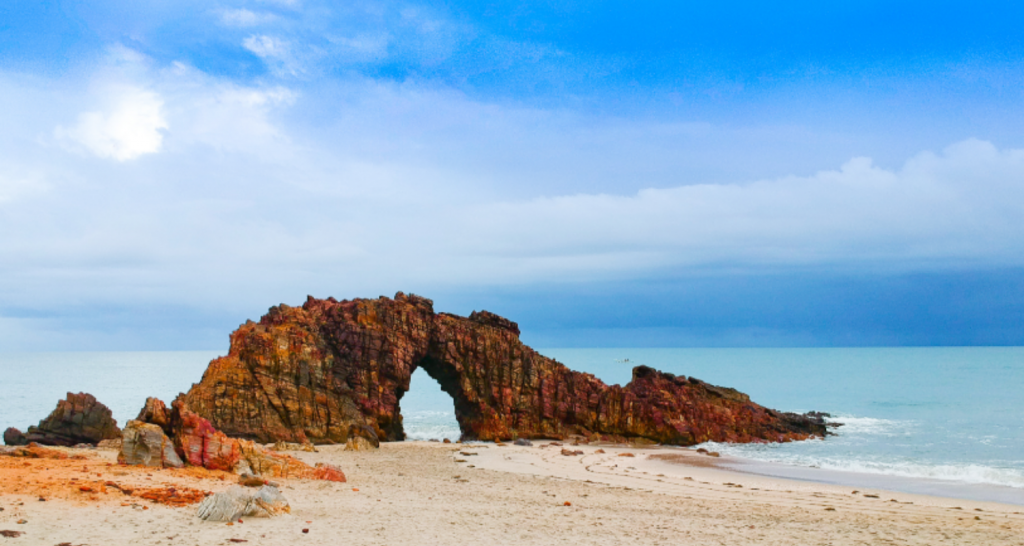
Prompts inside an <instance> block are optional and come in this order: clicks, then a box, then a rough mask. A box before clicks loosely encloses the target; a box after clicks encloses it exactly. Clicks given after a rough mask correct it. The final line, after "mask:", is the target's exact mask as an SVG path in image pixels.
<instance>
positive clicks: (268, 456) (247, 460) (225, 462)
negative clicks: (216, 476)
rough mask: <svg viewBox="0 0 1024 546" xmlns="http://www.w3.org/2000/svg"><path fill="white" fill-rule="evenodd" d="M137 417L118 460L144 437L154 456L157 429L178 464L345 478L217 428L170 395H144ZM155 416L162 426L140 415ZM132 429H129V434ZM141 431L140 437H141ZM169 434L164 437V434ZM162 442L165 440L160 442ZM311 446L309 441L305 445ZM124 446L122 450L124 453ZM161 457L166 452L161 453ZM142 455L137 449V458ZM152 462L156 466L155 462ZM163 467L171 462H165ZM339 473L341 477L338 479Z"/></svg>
mask: <svg viewBox="0 0 1024 546" xmlns="http://www.w3.org/2000/svg"><path fill="white" fill-rule="evenodd" d="M139 418H140V419H139V420H135V421H130V422H129V427H126V429H125V434H124V443H123V447H122V451H121V456H120V457H119V460H122V459H123V461H124V462H127V463H128V464H139V463H137V462H131V461H130V458H129V456H128V453H131V452H134V451H140V450H142V449H143V448H142V447H139V443H140V442H144V443H145V444H146V445H145V447H147V448H148V449H149V450H150V451H149V455H148V456H149V457H150V458H153V457H155V456H156V455H155V453H154V452H153V450H154V449H155V448H156V445H157V442H158V440H157V431H160V436H161V437H162V438H164V439H167V441H168V442H170V443H172V444H173V449H172V452H171V454H170V455H175V454H176V455H177V457H179V463H181V462H184V463H186V464H189V465H192V466H201V467H204V468H207V469H210V470H223V471H227V472H234V473H235V474H240V475H247V474H254V475H255V476H257V477H261V478H267V477H271V478H302V479H312V480H328V481H345V475H344V473H342V472H341V470H340V469H338V468H335V467H331V469H330V470H324V469H321V468H320V466H319V465H318V466H317V467H311V466H309V465H308V464H306V463H304V462H302V461H300V460H298V459H296V458H295V457H292V456H290V455H286V454H284V453H277V452H275V451H274V450H271V449H267V448H265V447H263V446H261V445H258V444H256V443H255V442H253V441H251V440H245V439H239V438H229V437H228V436H227V435H225V434H224V433H223V432H221V431H219V430H217V429H216V428H215V427H214V426H213V425H212V424H210V422H209V421H208V420H206V419H204V418H203V417H200V416H199V415H197V414H196V413H194V412H193V411H191V410H190V409H189V408H188V406H187V404H186V403H185V402H184V401H183V400H175V401H174V402H173V403H172V404H171V408H170V409H167V407H166V405H165V404H164V403H163V402H162V401H161V400H158V399H156V398H150V399H148V400H146V406H145V407H144V408H143V410H142V411H141V412H140V413H139ZM150 418H152V419H155V420H157V421H159V422H161V423H165V425H163V426H160V425H157V424H156V423H144V422H143V420H145V419H150ZM129 431H131V433H129ZM143 434H146V436H145V437H143V438H142V439H139V438H140V437H142V435H143ZM168 437H169V439H168ZM160 445H161V447H162V448H163V447H165V444H160ZM305 445H307V446H309V447H310V448H312V444H305ZM126 450H127V452H126ZM161 456H162V460H163V461H166V460H168V459H169V455H168V454H166V453H162V455H161ZM144 457H146V454H145V453H140V454H139V455H138V456H137V457H135V459H136V460H141V459H143V458H144ZM153 466H156V465H155V464H154V465H153ZM165 466H173V465H167V464H166V463H165ZM339 476H340V480H339V479H338V478H339Z"/></svg>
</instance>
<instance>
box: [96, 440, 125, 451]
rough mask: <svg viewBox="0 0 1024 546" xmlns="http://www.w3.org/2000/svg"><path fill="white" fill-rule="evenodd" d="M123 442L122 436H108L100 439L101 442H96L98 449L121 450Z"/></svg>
mask: <svg viewBox="0 0 1024 546" xmlns="http://www.w3.org/2000/svg"><path fill="white" fill-rule="evenodd" d="M121 443H122V440H121V438H108V439H106V440H100V442H99V443H98V444H96V447H97V448H98V449H116V450H118V451H120V450H121Z"/></svg>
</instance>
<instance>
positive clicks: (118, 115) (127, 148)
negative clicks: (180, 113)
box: [55, 88, 167, 161]
mask: <svg viewBox="0 0 1024 546" xmlns="http://www.w3.org/2000/svg"><path fill="white" fill-rule="evenodd" d="M112 95H113V100H112V101H110V102H112V103H113V104H112V105H111V106H110V107H109V108H108V109H107V110H106V111H93V112H83V113H81V114H79V116H78V122H77V123H76V124H75V125H73V126H71V127H69V128H64V127H63V126H58V127H57V129H56V130H55V135H56V137H57V138H58V140H61V141H64V142H73V143H76V144H78V145H81V146H82V147H84V148H85V149H86V150H87V151H89V152H91V153H92V154H94V155H96V156H98V157H102V158H107V159H114V160H117V161H128V160H130V159H135V158H137V157H139V156H142V155H145V154H152V153H156V152H159V151H160V148H161V145H162V144H163V138H164V135H163V132H162V131H163V130H165V129H167V121H166V120H165V119H164V115H163V106H164V102H163V100H162V99H161V98H160V96H159V95H157V94H156V93H154V92H152V91H146V90H143V89H139V88H126V89H120V90H115V91H113V92H112Z"/></svg>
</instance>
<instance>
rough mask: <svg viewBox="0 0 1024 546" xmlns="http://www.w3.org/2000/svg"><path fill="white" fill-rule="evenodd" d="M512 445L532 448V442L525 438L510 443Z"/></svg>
mask: <svg viewBox="0 0 1024 546" xmlns="http://www.w3.org/2000/svg"><path fill="white" fill-rule="evenodd" d="M512 443H513V444H515V445H517V446H527V447H532V446H533V442H531V441H529V440H527V439H526V438H517V439H516V441H515V442H512Z"/></svg>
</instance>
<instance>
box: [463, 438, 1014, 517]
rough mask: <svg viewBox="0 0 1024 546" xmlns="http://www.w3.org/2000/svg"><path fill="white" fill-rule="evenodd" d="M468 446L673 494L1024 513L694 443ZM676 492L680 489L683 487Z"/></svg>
mask: <svg viewBox="0 0 1024 546" xmlns="http://www.w3.org/2000/svg"><path fill="white" fill-rule="evenodd" d="M547 444H549V442H543V443H541V442H537V443H535V446H544V445H547ZM463 445H467V446H474V445H479V446H481V447H483V446H487V448H486V449H487V454H486V455H484V454H483V453H481V455H482V456H481V458H480V459H479V460H480V462H481V463H483V464H482V465H480V464H478V465H477V466H480V467H482V468H488V469H492V470H499V471H505V472H524V473H536V474H537V475H545V476H557V477H563V478H566V479H575V480H584V481H586V480H591V481H601V482H605V483H607V484H608V485H615V486H622V485H624V484H626V483H629V484H630V485H629V486H630V487H633V488H638V489H639V488H645V487H646V488H649V489H650V490H652V491H659V492H665V493H669V494H672V493H673V488H676V489H678V487H680V486H681V487H684V488H685V489H691V488H693V487H694V486H695V485H706V486H710V488H711V489H712V490H715V491H718V490H719V489H720V488H719V487H718V485H722V486H724V487H726V488H728V489H743V488H747V489H751V488H753V489H752V490H753V491H765V490H773V491H805V492H806V491H813V492H818V493H821V492H825V491H828V492H830V494H833V495H839V496H838V497H837V498H839V499H846V498H847V497H850V496H852V491H858V493H857V495H860V496H863V495H865V494H867V495H878V496H879V498H883V497H884V499H883V500H886V501H889V500H890V499H896V502H907V501H911V502H914V503H916V504H921V505H929V506H943V507H954V506H960V507H962V508H964V509H968V508H970V509H972V510H973V509H974V508H982V509H986V508H987V509H992V510H999V511H1002V512H1007V513H1013V512H1020V513H1024V499H1021V501H1022V502H1006V501H1003V500H999V499H991V498H968V497H964V496H950V495H943V494H936V493H934V492H923V491H906V490H902V489H897V488H892V487H888V486H886V485H883V484H881V483H867V482H869V481H877V482H881V481H883V480H891V479H892V478H894V477H892V476H886V475H879V476H877V480H876V479H875V478H876V477H875V476H872V475H867V474H865V475H855V476H845V477H848V478H851V479H853V480H856V479H858V478H860V479H863V481H862V482H861V483H860V484H856V483H853V484H848V483H846V482H845V481H842V482H832V483H830V482H827V481H823V480H816V479H811V478H801V477H798V475H799V474H800V473H801V472H803V471H805V470H811V471H813V470H816V469H810V468H807V469H805V468H802V467H790V466H788V465H782V464H771V463H761V462H760V461H753V460H750V459H741V458H738V457H731V456H726V455H723V456H721V457H711V456H707V455H703V454H700V453H698V452H697V451H695V450H692V449H688V448H676V447H670V448H666V447H664V446H658V447H631V446H629V447H627V446H618V445H613V446H610V445H591V446H586V445H583V446H568V445H566V446H564V447H565V449H569V450H580V451H583V452H584V454H583V455H582V456H577V457H566V456H563V455H561V452H560V450H561V449H562V448H561V447H554V446H553V447H533V448H529V447H527V448H520V447H519V446H508V445H506V446H495V445H494V444H486V443H481V444H463ZM530 449H542V450H551V451H550V452H546V453H544V454H543V455H540V457H539V458H540V460H541V461H543V463H541V462H540V461H538V460H529V461H524V460H518V459H520V458H527V459H528V458H530V455H529V452H524V450H530ZM598 449H602V450H604V451H605V453H604V454H600V455H597V454H595V453H594V452H595V451H596V450H598ZM491 450H496V451H491ZM500 453H515V454H516V455H515V456H513V457H511V458H509V457H508V456H507V455H501V457H502V461H498V460H496V459H495V456H496V455H498V454H500ZM620 453H632V454H633V455H634V456H633V457H619V454H620ZM573 459H579V461H578V463H579V464H578V465H577V466H581V467H582V468H575V467H573V465H571V464H568V463H570V462H571V461H572V460H573ZM779 467H784V468H785V469H788V470H791V471H792V474H793V475H791V476H785V475H778V474H773V473H771V471H772V470H778V469H779ZM623 470H625V471H623ZM758 470H761V471H758ZM766 470H767V471H766ZM824 472H830V471H824ZM835 474H844V475H854V474H855V473H852V472H848V473H842V472H835ZM688 478H689V479H688ZM691 480H692V481H691ZM906 480H907V481H909V482H917V481H920V480H919V479H917V478H907V479H906ZM727 484H734V485H727ZM943 485H945V484H943ZM964 485H965V486H966V485H969V484H964ZM737 486H743V487H737ZM1005 489H1012V490H1013V493H1015V494H1018V495H1020V496H1021V497H1024V490H1016V489H1013V488H1008V487H1007V488H1005ZM674 492H675V493H678V491H674ZM865 498H871V497H865Z"/></svg>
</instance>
